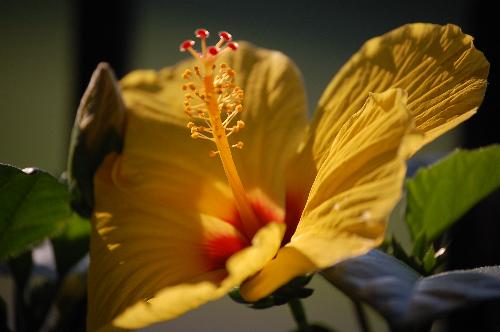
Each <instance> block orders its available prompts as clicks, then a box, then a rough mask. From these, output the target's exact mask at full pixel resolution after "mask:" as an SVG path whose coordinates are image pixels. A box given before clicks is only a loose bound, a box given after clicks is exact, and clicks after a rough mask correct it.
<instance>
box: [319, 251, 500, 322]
mask: <svg viewBox="0 0 500 332" xmlns="http://www.w3.org/2000/svg"><path fill="white" fill-rule="evenodd" d="M321 274H322V276H323V277H325V279H327V280H328V281H329V282H330V283H332V284H333V285H334V286H336V287H337V288H339V289H340V290H342V291H343V292H344V293H346V294H347V295H348V296H349V297H351V298H353V299H355V300H357V301H364V302H366V303H368V304H370V305H371V306H372V307H373V308H374V309H375V310H377V311H378V312H380V314H381V315H382V316H384V317H385V318H386V319H387V321H388V322H389V324H390V325H391V326H395V327H415V326H420V325H427V324H428V323H429V322H432V321H433V320H435V319H437V318H440V317H443V316H444V315H446V314H448V313H450V312H452V311H455V310H458V309H462V308H465V307H467V306H472V305H476V304H479V303H482V302H486V301H492V300H500V266H490V267H483V268H477V269H472V270H458V271H449V272H444V273H439V274H435V275H433V276H430V277H426V278H423V277H422V276H421V275H419V274H418V273H416V272H415V271H413V270H412V269H410V268H409V267H408V266H406V265H404V264H403V263H402V262H400V261H399V260H397V259H395V258H394V257H392V256H389V255H387V254H385V253H383V252H381V251H378V250H371V251H370V252H368V254H366V255H362V256H358V257H355V258H351V259H348V260H345V261H343V262H341V263H339V264H336V265H334V266H332V267H331V268H328V269H326V270H324V271H322V272H321ZM403 330H404V331H408V329H403Z"/></svg>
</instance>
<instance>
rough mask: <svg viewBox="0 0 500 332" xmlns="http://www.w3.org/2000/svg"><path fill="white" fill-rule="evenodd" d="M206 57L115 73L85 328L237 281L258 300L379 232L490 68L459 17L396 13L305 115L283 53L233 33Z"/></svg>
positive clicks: (130, 324)
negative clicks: (437, 21)
mask: <svg viewBox="0 0 500 332" xmlns="http://www.w3.org/2000/svg"><path fill="white" fill-rule="evenodd" d="M186 49H187V48H186ZM214 53H215V51H214ZM215 58H216V66H215V69H213V71H214V73H213V75H216V74H217V73H219V77H218V79H219V81H216V82H215V83H214V81H213V76H210V77H209V78H208V79H201V80H198V81H196V77H195V76H196V73H195V72H191V73H189V72H186V69H187V68H193V65H196V60H194V61H187V62H183V63H181V64H179V65H178V66H175V67H171V68H166V69H163V70H161V71H160V72H154V71H147V70H143V71H135V72H132V73H130V74H129V75H127V76H126V77H125V78H124V79H123V80H122V81H121V90H122V94H123V98H124V101H125V105H126V108H127V113H126V129H125V134H124V148H123V151H122V153H120V154H111V155H108V156H107V157H106V159H105V160H104V162H103V163H102V165H101V166H100V167H99V169H98V171H97V173H96V175H95V178H94V185H95V209H94V216H93V232H92V239H91V264H90V270H89V298H88V299H89V305H88V315H89V316H88V328H89V330H90V331H109V330H114V329H118V328H126V329H134V328H140V327H143V326H146V325H149V324H152V323H156V322H159V321H162V320H168V319H172V318H175V317H177V316H179V315H181V314H183V313H185V312H186V311H188V310H191V309H193V308H196V307H197V306H199V305H201V304H203V303H206V302H208V301H210V300H214V299H217V298H220V297H222V296H224V295H225V294H227V292H228V291H229V290H231V289H232V288H233V287H236V286H241V288H240V290H241V293H242V295H243V296H244V297H245V298H246V299H247V300H250V301H253V300H257V299H259V298H262V297H264V296H267V295H269V294H270V293H272V292H273V291H274V290H276V289H277V288H278V287H280V286H282V285H283V284H285V283H286V282H288V281H289V280H291V279H292V278H293V277H296V276H299V275H303V274H307V273H311V272H314V271H317V270H320V269H323V268H326V267H328V266H331V265H332V264H335V263H337V262H339V261H341V260H343V259H346V258H348V257H352V256H355V255H360V254H363V253H365V252H366V251H367V250H369V249H371V248H373V247H376V246H377V245H379V244H380V242H381V240H382V239H383V236H384V230H385V227H386V221H387V217H388V215H389V213H390V211H391V209H392V208H393V206H394V204H395V203H396V202H397V201H398V199H399V197H400V194H401V187H402V181H403V178H404V174H405V170H406V168H405V161H406V159H407V158H409V156H411V155H412V154H413V153H414V152H415V151H416V150H418V149H419V148H420V147H421V146H422V145H424V144H426V143H428V142H429V141H431V140H433V139H434V138H436V137H437V136H439V135H441V134H443V133H444V132H446V131H447V130H449V129H451V128H453V127H455V126H456V125H458V124H459V123H461V122H462V121H464V120H466V119H467V118H469V117H470V116H472V115H473V114H474V113H475V111H476V110H477V107H478V106H479V105H480V103H481V100H482V98H483V94H484V90H485V87H486V77H487V73H488V67H489V65H488V62H487V61H486V59H485V58H484V56H483V55H482V53H481V52H479V51H477V50H476V49H475V48H474V46H473V44H472V37H470V36H468V35H465V34H463V33H462V32H461V31H460V29H459V28H458V27H456V26H453V25H447V26H438V25H431V24H411V25H405V26H403V27H401V28H398V29H396V30H394V31H391V32H389V33H387V34H385V35H383V36H381V37H377V38H374V39H371V40H369V41H368V42H367V43H366V44H365V45H364V46H363V47H362V48H361V50H360V51H359V52H358V53H356V54H355V55H354V56H353V57H352V58H351V59H350V60H349V62H348V63H347V64H346V65H345V66H344V67H343V68H342V69H341V70H340V72H339V73H338V74H337V75H336V76H335V77H334V79H333V81H332V82H331V83H330V84H329V86H328V87H327V89H326V91H325V92H324V94H323V96H322V97H321V99H320V101H319V104H318V108H317V110H316V112H315V114H314V117H313V119H312V121H311V122H310V123H308V121H307V117H306V102H305V96H304V88H303V86H302V81H301V78H300V74H299V73H298V71H297V69H296V68H295V67H294V65H293V64H292V63H291V61H290V60H289V59H288V58H286V57H285V56H284V55H283V54H281V53H279V52H275V51H269V50H264V49H259V48H256V47H254V46H252V45H250V44H246V43H242V45H241V46H240V48H239V50H238V51H237V52H226V53H225V54H223V55H217V56H214V59H215ZM221 63H225V64H227V66H228V67H225V66H222V67H221ZM201 64H202V65H203V64H204V63H203V62H201ZM211 68H212V67H211V65H210V66H206V68H205V69H206V71H205V72H203V70H202V73H201V75H205V74H207V75H208V74H210V73H211V71H212V69H211ZM230 68H232V69H230ZM202 69H203V68H202ZM219 70H220V72H219ZM194 71H196V69H195V70H194ZM183 73H184V76H185V78H187V77H188V76H193V77H194V78H193V79H194V82H195V83H193V84H191V83H187V85H186V86H185V89H186V90H187V92H190V91H192V93H191V97H189V96H187V97H184V93H185V92H184V91H182V90H181V89H180V87H181V86H182V85H183V84H186V81H185V80H183V78H182V77H181V76H183ZM233 74H235V75H236V76H235V81H234V82H233ZM196 82H197V83H196ZM207 84H208V85H207ZM224 84H226V85H225V87H226V88H227V91H226V92H220V91H219V92H218V93H221V96H222V97H224V96H225V97H227V98H226V99H224V98H225V97H224V98H219V99H218V100H216V99H215V98H210V96H209V97H206V96H201V97H202V98H206V99H207V100H206V103H205V104H203V105H205V106H203V107H200V106H197V105H196V102H194V100H195V99H196V98H198V97H197V96H196V92H198V93H199V94H200V95H203V94H204V93H205V94H207V92H208V94H210V91H208V90H210V89H212V88H213V89H219V88H220V89H224V87H223V86H222V85H224ZM210 86H212V87H210ZM236 86H239V87H241V88H242V90H243V91H244V93H245V97H244V102H243V105H242V106H243V108H240V107H239V106H238V105H239V104H240V103H241V98H242V94H241V93H242V92H241V91H240V90H238V88H236ZM191 89H193V90H191ZM207 89H208V90H207ZM233 92H234V93H233ZM215 93H217V91H213V94H211V96H213V95H214V94H215ZM185 98H187V99H186V100H185ZM212 103H213V105H212ZM206 105H208V106H206ZM225 108H227V110H226V109H225ZM217 109H218V110H222V111H221V112H220V114H227V116H230V117H234V119H233V120H232V122H231V124H230V123H229V122H230V121H229V120H228V121H227V122H226V123H223V124H222V126H223V127H224V128H220V127H217V126H216V125H215V124H216V123H215V122H212V120H213V119H212V118H210V119H209V121H208V122H206V123H205V125H203V124H202V125H200V121H201V123H203V122H204V121H205V120H204V119H199V121H198V120H197V121H198V122H196V121H194V122H193V123H190V124H189V125H188V126H189V128H191V133H190V132H189V129H187V128H186V123H187V122H188V119H187V117H186V115H185V114H184V112H183V110H185V111H186V112H187V113H190V115H191V117H192V118H193V119H195V118H196V116H200V117H201V118H204V117H207V116H210V117H212V116H217V113H218V111H217ZM233 111H234V112H236V113H235V114H232V113H233ZM238 120H239V121H242V122H239V121H238ZM214 126H215V127H214ZM203 127H205V128H203ZM234 127H238V128H237V129H234ZM243 127H244V128H243ZM193 128H194V129H193ZM228 133H232V134H231V137H229V138H228V140H229V143H228V141H227V140H226V138H225V135H227V134H228ZM191 134H193V135H192V136H194V137H198V138H202V136H206V137H207V138H211V136H210V135H213V136H214V138H213V139H212V140H215V141H216V143H217V146H215V145H213V143H212V142H210V141H204V140H201V139H198V140H196V139H192V138H191V137H190V135H191ZM239 141H241V142H242V143H244V147H243V149H242V150H241V151H240V150H237V149H232V150H231V147H230V146H231V145H234V146H235V147H236V148H241V147H242V146H241V145H242V143H239ZM224 142H225V143H224ZM211 150H213V151H212V152H210V151H211ZM209 154H212V155H213V156H216V157H215V158H210V157H209ZM219 157H220V158H219ZM231 159H232V160H234V163H232V161H231ZM221 160H222V165H221ZM222 166H223V167H222ZM226 175H227V176H226Z"/></svg>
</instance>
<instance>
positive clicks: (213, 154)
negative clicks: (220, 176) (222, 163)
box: [208, 150, 219, 158]
mask: <svg viewBox="0 0 500 332" xmlns="http://www.w3.org/2000/svg"><path fill="white" fill-rule="evenodd" d="M218 154H219V151H218V150H217V151H214V150H212V151H210V152H209V153H208V155H209V156H210V157H211V158H213V157H215V156H216V155H218Z"/></svg>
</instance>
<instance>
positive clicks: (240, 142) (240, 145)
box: [232, 141, 245, 150]
mask: <svg viewBox="0 0 500 332" xmlns="http://www.w3.org/2000/svg"><path fill="white" fill-rule="evenodd" d="M244 145H245V144H243V142H242V141H239V142H238V143H236V144H233V145H232V147H233V148H236V149H240V150H241V149H243V146H244Z"/></svg>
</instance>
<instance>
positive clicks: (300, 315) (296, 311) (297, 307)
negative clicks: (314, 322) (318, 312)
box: [288, 298, 312, 332]
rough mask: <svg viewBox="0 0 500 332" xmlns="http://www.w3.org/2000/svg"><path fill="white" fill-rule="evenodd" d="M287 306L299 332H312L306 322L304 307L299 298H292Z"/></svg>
mask: <svg viewBox="0 0 500 332" xmlns="http://www.w3.org/2000/svg"><path fill="white" fill-rule="evenodd" d="M288 306H289V307H290V311H291V312H292V315H293V319H294V320H295V322H296V323H297V326H298V327H299V329H298V331H299V332H312V329H311V327H310V326H309V323H308V322H307V318H306V313H305V311H304V306H303V305H302V302H301V301H300V299H299V298H292V299H291V300H290V301H289V302H288Z"/></svg>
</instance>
